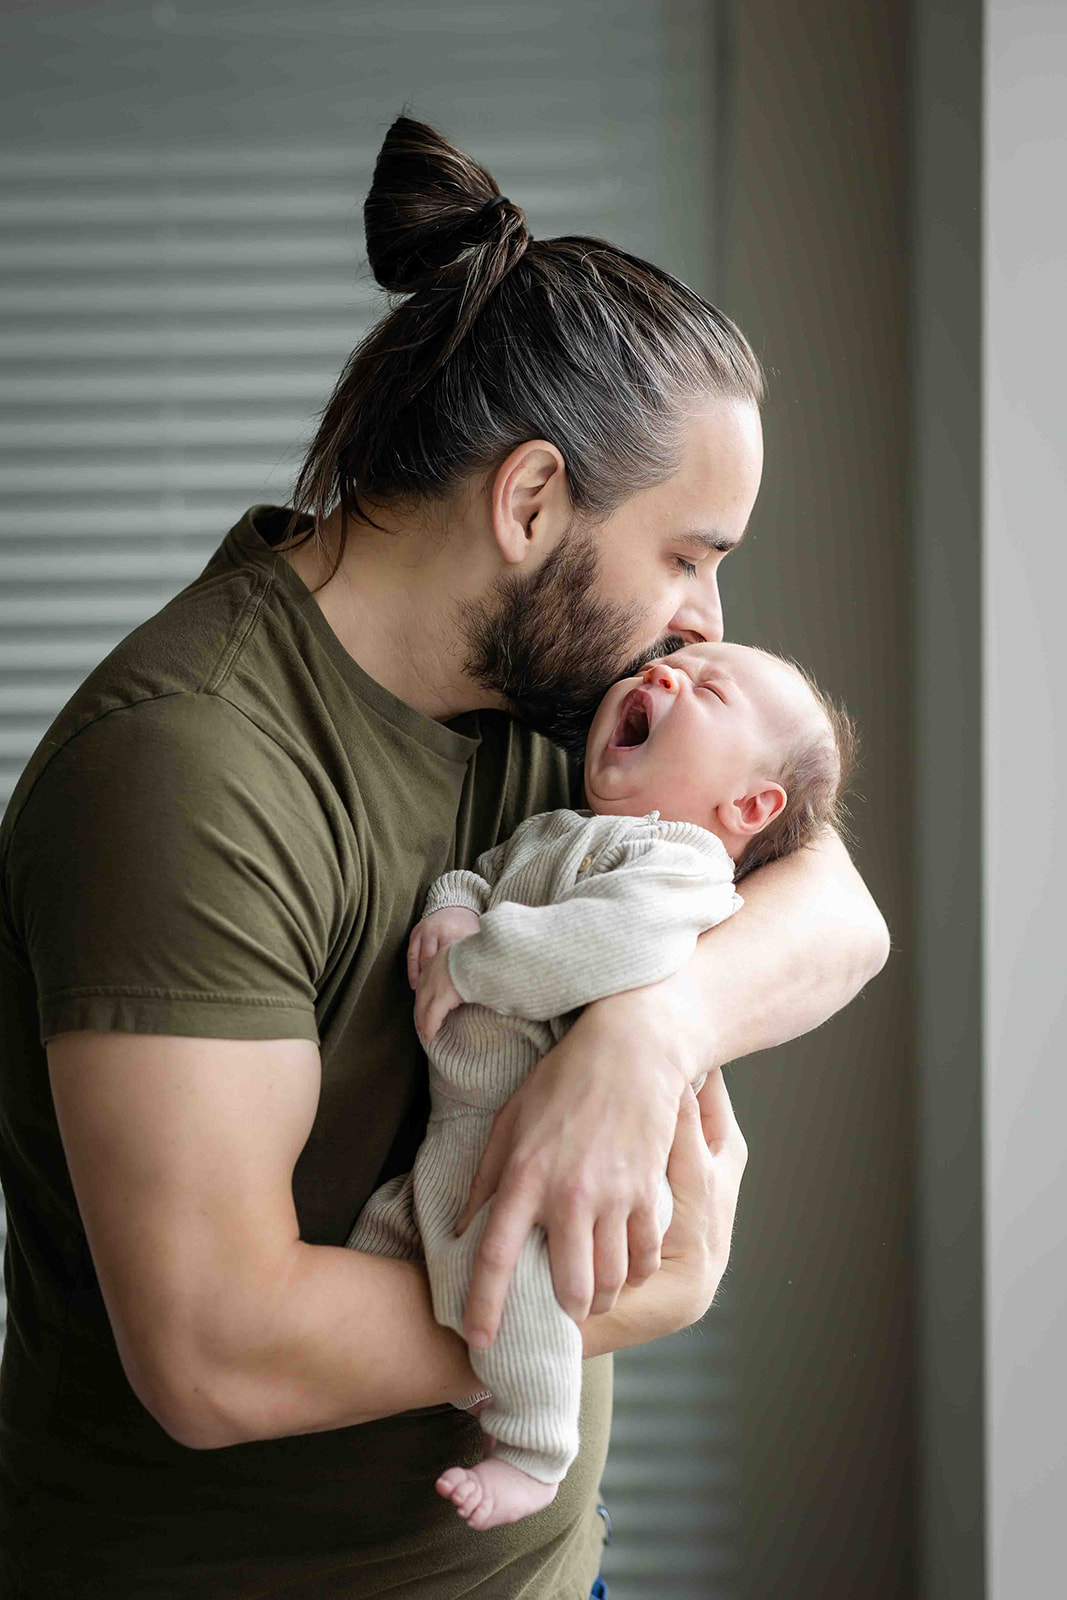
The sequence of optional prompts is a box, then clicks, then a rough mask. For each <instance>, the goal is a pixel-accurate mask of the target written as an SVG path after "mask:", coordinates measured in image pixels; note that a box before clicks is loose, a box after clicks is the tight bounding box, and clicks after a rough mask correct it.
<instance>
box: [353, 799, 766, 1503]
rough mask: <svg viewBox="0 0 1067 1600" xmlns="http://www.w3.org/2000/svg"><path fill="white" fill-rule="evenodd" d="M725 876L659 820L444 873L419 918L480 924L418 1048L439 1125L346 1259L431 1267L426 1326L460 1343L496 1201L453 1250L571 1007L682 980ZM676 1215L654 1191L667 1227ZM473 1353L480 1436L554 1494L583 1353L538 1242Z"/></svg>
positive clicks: (574, 1420)
mask: <svg viewBox="0 0 1067 1600" xmlns="http://www.w3.org/2000/svg"><path fill="white" fill-rule="evenodd" d="M733 870H734V869H733V862H732V861H731V860H730V857H729V855H728V854H727V852H726V850H725V848H724V846H723V844H722V842H721V841H720V840H719V839H718V838H716V836H715V835H714V834H712V833H709V832H708V831H707V830H706V829H704V828H700V827H697V826H696V825H695V824H693V823H688V822H661V821H660V820H659V815H658V813H657V812H651V813H650V814H649V815H648V816H646V817H613V816H608V817H601V816H594V815H592V814H591V813H589V812H576V811H552V812H545V813H543V814H541V815H539V816H535V817H531V818H529V820H528V821H526V822H524V823H523V824H522V825H521V826H520V827H519V828H517V829H516V831H515V833H514V834H512V836H511V838H510V839H508V840H506V841H505V843H504V844H502V845H498V846H497V847H496V849H494V850H490V851H487V852H486V854H485V855H483V856H481V857H480V858H479V860H478V862H477V870H476V871H474V872H449V873H446V874H445V875H444V876H443V877H441V878H438V879H437V881H436V882H435V884H434V885H433V887H432V888H431V890H430V893H429V895H428V897H427V900H426V905H425V907H424V908H423V915H424V916H429V915H430V913H431V912H433V911H439V910H441V909H442V907H444V906H455V905H461V906H467V907H468V908H469V909H470V910H472V911H476V912H478V913H479V916H480V918H481V924H480V927H479V930H478V932H477V933H475V934H471V935H470V936H469V937H468V938H466V939H462V940H459V941H457V943H456V944H454V945H453V946H452V947H451V949H450V951H449V970H450V972H451V974H452V981H453V982H454V984H455V985H456V988H457V989H458V991H459V993H460V994H461V995H462V996H463V998H464V1000H465V1001H466V1002H467V1004H465V1005H462V1006H460V1007H459V1008H458V1009H457V1010H456V1011H453V1012H452V1013H451V1014H450V1015H449V1016H448V1018H446V1020H445V1022H444V1023H443V1024H442V1026H441V1028H440V1030H439V1031H438V1033H437V1036H436V1038H435V1039H434V1040H433V1041H432V1042H431V1044H430V1046H429V1050H428V1055H429V1062H430V1094H431V1104H432V1109H431V1113H430V1120H429V1126H428V1127H427V1130H426V1137H425V1139H424V1141H423V1143H422V1145H421V1146H420V1148H419V1151H418V1154H417V1156H416V1159H415V1167H414V1170H413V1171H412V1172H411V1173H409V1174H407V1175H406V1176H405V1177H398V1178H394V1179H392V1180H391V1182H390V1183H388V1184H386V1185H384V1186H383V1187H382V1188H381V1189H378V1190H377V1191H376V1192H375V1194H373V1195H372V1196H371V1199H370V1200H369V1202H368V1203H367V1205H366V1207H365V1208H364V1210H363V1212H362V1213H361V1215H360V1217H359V1220H358V1222H357V1223H356V1226H355V1228H354V1229H353V1231H352V1234H351V1236H350V1238H349V1240H348V1244H349V1246H350V1247H351V1248H352V1249H354V1250H364V1251H368V1252H370V1253H373V1254H378V1255H389V1256H398V1257H402V1258H408V1259H420V1258H422V1257H424V1258H425V1261H426V1266H427V1271H428V1273H429V1278H430V1287H431V1291H432V1295H433V1307H434V1315H435V1316H436V1318H437V1320H438V1321H439V1322H441V1323H443V1324H444V1325H445V1326H446V1327H450V1328H454V1329H455V1330H456V1332H458V1333H462V1331H463V1312H464V1308H465V1306H466V1300H467V1294H468V1291H469V1288H470V1281H471V1274H472V1271H473V1266H474V1257H475V1254H476V1252H477V1249H478V1245H479V1243H480V1241H481V1238H482V1235H483V1233H484V1231H485V1227H486V1224H487V1222H488V1220H489V1213H490V1211H491V1208H492V1200H490V1201H488V1202H487V1203H486V1205H485V1206H483V1207H482V1209H481V1210H480V1211H479V1212H478V1214H477V1216H476V1217H475V1218H474V1220H473V1221H472V1223H471V1225H470V1226H469V1227H468V1228H467V1230H466V1232H465V1233H464V1234H463V1236H462V1238H459V1239H457V1238H456V1237H455V1233H454V1229H455V1222H456V1219H457V1217H458V1216H459V1214H460V1212H461V1211H462V1209H463V1207H464V1205H465V1204H466V1200H467V1195H468V1194H469V1192H470V1186H471V1183H472V1181H473V1179H474V1174H475V1172H476V1171H477V1167H478V1162H479V1161H480V1159H481V1156H482V1152H483V1150H484V1149H485V1145H486V1142H487V1140H488V1137H489V1132H490V1129H491V1128H492V1124H493V1118H494V1116H495V1114H496V1112H497V1111H498V1110H499V1108H500V1107H501V1106H502V1105H503V1104H504V1103H505V1101H507V1100H509V1099H510V1098H511V1096H512V1095H513V1094H514V1093H515V1090H516V1089H517V1088H518V1087H519V1085H520V1084H521V1083H522V1082H523V1080H524V1079H525V1078H526V1076H527V1075H528V1073H529V1072H530V1071H531V1070H532V1069H533V1067H534V1066H536V1064H537V1062H538V1061H539V1060H540V1059H541V1057H542V1056H543V1055H545V1054H546V1053H547V1052H548V1051H549V1050H550V1049H551V1048H552V1046H553V1045H554V1044H555V1043H557V1041H558V1040H559V1039H561V1038H562V1037H563V1035H564V1033H566V1031H567V1029H568V1027H569V1026H570V1025H571V1023H572V1022H573V1021H574V1014H575V1012H576V1010H577V1009H579V1008H581V1007H582V1006H584V1005H588V1004H589V1003H590V1002H591V1001H593V1000H597V999H600V998H601V997H602V996H604V995H606V994H615V993H618V992H619V991H620V990H623V989H634V988H638V987H639V986H640V985H642V984H647V983H655V982H657V981H659V980H660V979H661V978H665V977H667V976H668V975H669V974H670V973H672V972H675V971H677V970H678V968H679V967H681V966H683V965H684V964H685V962H686V961H687V960H688V959H689V956H690V955H691V954H692V951H693V948H694V946H695V944H696V941H697V938H698V937H699V935H700V934H701V933H702V932H703V931H704V930H705V929H707V928H710V927H713V926H714V925H715V924H716V923H717V922H721V921H723V920H724V919H725V918H726V917H728V916H729V915H730V914H731V913H732V912H734V911H736V910H737V908H738V907H739V906H740V905H741V903H742V902H741V898H740V896H739V895H738V894H737V893H736V891H735V890H734V887H733ZM671 1209H672V1206H671V1193H670V1188H669V1186H668V1185H667V1182H666V1179H665V1178H664V1180H663V1183H662V1185H661V1188H660V1197H659V1220H660V1225H661V1227H663V1228H666V1226H667V1224H668V1222H669V1221H670V1216H671ZM470 1354H471V1365H472V1366H473V1367H474V1370H475V1371H476V1372H477V1373H478V1376H479V1377H480V1378H481V1380H482V1382H483V1383H484V1384H485V1385H486V1387H487V1389H489V1390H490V1391H491V1393H492V1404H491V1405H490V1406H488V1407H487V1408H486V1409H485V1410H484V1411H483V1412H482V1413H481V1415H480V1416H479V1419H478V1420H479V1422H480V1424H481V1426H482V1428H483V1429H484V1430H485V1431H486V1432H487V1433H489V1434H491V1435H492V1437H493V1439H494V1440H495V1441H496V1450H495V1453H496V1454H497V1455H498V1456H500V1457H501V1458H502V1459H504V1460H505V1461H511V1462H512V1463H513V1464H514V1465H515V1466H517V1467H520V1468H521V1469H522V1471H524V1472H527V1473H529V1474H530V1476H531V1477H534V1478H538V1479H540V1480H541V1481H542V1482H545V1483H556V1482H558V1481H559V1479H560V1478H562V1477H563V1475H564V1473H565V1472H566V1470H567V1468H568V1467H569V1466H570V1463H571V1461H572V1460H573V1459H574V1457H575V1455H576V1454H577V1450H578V1406H579V1400H580V1397H581V1364H582V1340H581V1334H580V1333H579V1331H578V1328H577V1326H576V1324H575V1323H574V1321H573V1320H572V1319H571V1317H569V1316H568V1315H567V1313H566V1312H564V1311H563V1310H562V1308H561V1307H560V1305H559V1304H558V1302H557V1300H556V1297H555V1294H554V1292H553V1289H552V1278H551V1272H550V1268H549V1260H548V1249H547V1245H546V1241H545V1234H544V1230H543V1229H542V1228H535V1229H533V1230H532V1231H531V1234H530V1236H529V1238H528V1239H527V1241H526V1243H525V1245H524V1246H523V1249H522V1252H521V1254H520V1256H519V1262H518V1266H517V1268H516V1271H515V1275H514V1277H513V1279H512V1283H511V1287H510V1289H509V1290H508V1296H507V1301H506V1303H505V1306H504V1315H503V1319H502V1321H501V1326H500V1331H499V1333H498V1334H497V1337H496V1339H495V1340H494V1342H493V1344H492V1345H491V1346H490V1348H489V1349H488V1350H472V1351H471V1353H470ZM468 1403H470V1401H468Z"/></svg>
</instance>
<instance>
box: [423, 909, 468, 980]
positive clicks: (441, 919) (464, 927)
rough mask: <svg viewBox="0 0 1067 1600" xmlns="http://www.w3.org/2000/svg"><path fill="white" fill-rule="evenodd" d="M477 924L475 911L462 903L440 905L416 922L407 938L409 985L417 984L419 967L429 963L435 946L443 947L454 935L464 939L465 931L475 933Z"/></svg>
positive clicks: (434, 952)
mask: <svg viewBox="0 0 1067 1600" xmlns="http://www.w3.org/2000/svg"><path fill="white" fill-rule="evenodd" d="M478 926H479V917H478V913H477V911H470V910H469V909H468V908H467V907H466V906H443V907H442V908H441V910H440V911H433V912H431V914H430V915H429V916H428V917H423V919H422V921H421V922H416V924H415V926H414V928H412V930H411V938H410V939H409V940H408V982H409V983H410V985H411V987H412V988H413V989H415V988H417V987H418V982H419V977H420V975H421V973H422V971H423V968H424V967H427V966H429V964H430V962H431V961H432V960H433V958H434V956H435V955H436V954H437V952H438V951H439V950H447V949H448V947H449V945H450V944H455V942H456V940H457V939H466V938H467V936H468V935H469V934H472V933H477V932H478Z"/></svg>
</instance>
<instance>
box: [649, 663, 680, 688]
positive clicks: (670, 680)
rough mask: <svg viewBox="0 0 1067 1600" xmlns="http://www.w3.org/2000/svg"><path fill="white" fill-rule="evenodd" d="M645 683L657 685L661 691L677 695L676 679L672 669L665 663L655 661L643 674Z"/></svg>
mask: <svg viewBox="0 0 1067 1600" xmlns="http://www.w3.org/2000/svg"><path fill="white" fill-rule="evenodd" d="M645 682H646V683H652V684H657V685H658V686H659V687H660V688H661V689H666V690H667V691H668V692H669V693H670V694H677V692H678V679H677V676H676V675H675V671H674V668H673V667H668V665H667V663H666V662H665V661H657V662H656V664H655V666H654V667H649V668H648V669H647V670H646V672H645Z"/></svg>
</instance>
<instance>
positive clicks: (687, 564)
mask: <svg viewBox="0 0 1067 1600" xmlns="http://www.w3.org/2000/svg"><path fill="white" fill-rule="evenodd" d="M674 559H675V561H677V563H678V565H679V566H680V567H681V569H682V571H683V572H684V573H685V575H686V577H687V578H695V577H696V575H697V568H696V562H695V561H687V560H686V559H685V557H684V556H675V558H674Z"/></svg>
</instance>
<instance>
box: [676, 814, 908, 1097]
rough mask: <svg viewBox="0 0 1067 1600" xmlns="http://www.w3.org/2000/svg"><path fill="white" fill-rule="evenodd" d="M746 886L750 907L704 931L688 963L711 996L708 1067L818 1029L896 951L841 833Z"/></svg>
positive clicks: (705, 1029)
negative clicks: (841, 837) (890, 944)
mask: <svg viewBox="0 0 1067 1600" xmlns="http://www.w3.org/2000/svg"><path fill="white" fill-rule="evenodd" d="M741 893H742V895H743V897H744V901H745V904H744V906H743V907H742V909H741V910H740V911H739V912H737V913H736V915H735V916H733V917H731V918H730V919H729V921H727V922H725V923H723V924H721V925H720V926H719V927H717V928H713V929H712V930H710V932H708V933H706V934H703V935H702V936H701V938H700V940H699V942H698V945H697V948H696V950H695V952H694V954H693V957H692V959H691V961H690V963H689V966H688V968H687V969H686V975H687V976H688V978H689V979H690V980H692V981H693V985H694V987H695V988H696V990H697V992H698V994H699V996H700V998H701V1000H702V1001H703V1008H704V1016H703V1018H702V1019H700V1020H699V1021H698V1026H700V1027H701V1030H702V1034H703V1037H704V1038H705V1039H706V1040H707V1046H706V1053H705V1057H704V1060H703V1061H702V1063H701V1070H707V1071H710V1070H711V1069H712V1068H713V1067H721V1066H723V1065H724V1064H725V1063H726V1062H728V1061H736V1060H738V1059H739V1058H740V1057H742V1056H747V1055H751V1054H752V1053H753V1052H754V1051H757V1050H766V1049H768V1048H769V1047H770V1046H772V1045H776V1044H782V1043H784V1042H785V1041H786V1040H787V1039H796V1038H798V1037H799V1036H800V1035H801V1034H803V1033H808V1032H809V1031H810V1030H811V1029H812V1028H817V1027H818V1026H819V1025H820V1024H821V1023H823V1022H825V1021H826V1020H827V1019H828V1018H829V1017H832V1016H833V1015H834V1013H835V1012H836V1011H839V1010H840V1009H841V1007H842V1006H845V1005H847V1004H848V1002H849V1001H850V1000H852V999H853V998H854V997H855V996H856V995H857V994H858V993H859V991H860V989H862V987H863V985H864V984H865V983H867V982H868V980H869V979H870V978H872V977H874V975H875V973H876V972H878V971H880V969H881V967H882V966H883V965H884V963H885V960H886V957H887V956H888V954H889V934H888V931H887V929H886V926H885V922H884V919H883V918H882V915H881V913H880V912H879V910H878V908H877V906H876V905H875V903H874V901H873V900H872V899H871V896H870V894H869V893H868V891H867V888H866V886H865V885H864V883H863V880H862V879H861V878H860V876H859V873H858V872H857V871H856V869H855V867H854V866H853V865H852V862H851V860H850V859H849V855H848V851H847V850H846V849H845V847H844V845H843V844H842V843H841V841H840V839H839V838H837V836H836V835H828V836H827V838H826V839H825V840H824V841H822V842H821V843H820V844H819V845H817V846H814V847H812V848H811V849H809V850H802V851H798V852H797V853H796V854H795V855H791V856H787V857H785V858H784V859H783V860H781V861H776V862H773V863H772V864H770V865H769V866H766V867H763V868H762V869H761V870H760V871H758V872H754V873H752V875H751V876H750V877H748V878H746V879H745V880H744V882H743V884H742V885H741ZM668 981H670V980H668Z"/></svg>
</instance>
